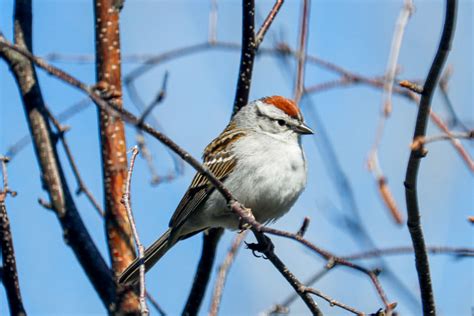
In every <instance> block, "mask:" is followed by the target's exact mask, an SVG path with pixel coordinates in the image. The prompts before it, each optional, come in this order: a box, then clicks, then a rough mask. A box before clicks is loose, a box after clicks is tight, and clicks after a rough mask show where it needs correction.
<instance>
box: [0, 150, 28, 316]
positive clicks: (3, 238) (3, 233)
mask: <svg viewBox="0 0 474 316" xmlns="http://www.w3.org/2000/svg"><path fill="white" fill-rule="evenodd" d="M8 160H9V159H8V158H7V157H4V156H0V164H1V165H2V168H1V169H2V174H3V188H2V189H1V190H0V248H1V249H2V278H1V282H2V283H3V286H4V287H5V292H6V293H7V300H8V306H9V308H10V314H11V315H19V316H21V315H26V311H25V308H24V306H23V300H22V298H21V291H20V281H19V280H18V271H17V268H16V257H15V250H14V248H13V236H12V232H11V230H10V220H9V218H8V213H7V206H6V205H5V199H6V197H7V195H8V194H11V195H15V193H14V191H11V190H10V189H9V188H8V173H7V162H8Z"/></svg>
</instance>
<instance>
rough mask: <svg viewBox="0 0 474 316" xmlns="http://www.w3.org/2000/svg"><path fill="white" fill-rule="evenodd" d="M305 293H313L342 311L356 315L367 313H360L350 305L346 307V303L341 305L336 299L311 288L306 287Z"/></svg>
mask: <svg viewBox="0 0 474 316" xmlns="http://www.w3.org/2000/svg"><path fill="white" fill-rule="evenodd" d="M304 291H305V292H307V293H311V294H314V295H316V296H319V297H320V298H322V299H324V300H325V301H327V302H328V303H329V305H331V306H339V307H340V308H342V309H345V310H346V311H349V312H351V313H353V314H356V315H365V313H363V312H360V311H358V310H357V309H355V308H353V307H351V306H349V305H346V304H344V303H341V302H339V301H336V300H335V299H333V298H331V297H329V296H328V295H326V294H324V293H323V292H321V291H319V290H316V289H314V288H311V287H306V288H305V289H304Z"/></svg>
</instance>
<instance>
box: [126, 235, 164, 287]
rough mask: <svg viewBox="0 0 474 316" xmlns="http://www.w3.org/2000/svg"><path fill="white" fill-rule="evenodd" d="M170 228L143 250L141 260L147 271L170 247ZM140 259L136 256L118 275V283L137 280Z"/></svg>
mask: <svg viewBox="0 0 474 316" xmlns="http://www.w3.org/2000/svg"><path fill="white" fill-rule="evenodd" d="M170 232H171V229H168V230H167V231H166V232H165V233H164V234H163V235H161V237H160V238H159V239H158V240H157V241H155V242H154V243H153V244H152V245H151V246H150V247H149V248H147V249H146V250H145V255H144V257H143V262H144V264H145V271H148V270H150V269H151V267H153V266H154V265H155V263H157V262H158V260H160V259H161V257H163V255H164V254H165V253H166V252H167V251H168V250H169V249H170V248H171V246H172V245H170V243H169V236H170ZM140 263H141V261H140V260H139V259H138V258H136V259H135V260H134V261H133V262H132V263H131V264H130V265H129V266H128V267H127V268H126V269H125V271H123V272H122V274H121V275H120V277H119V283H120V284H127V283H132V284H133V283H135V282H136V281H138V277H139V272H140Z"/></svg>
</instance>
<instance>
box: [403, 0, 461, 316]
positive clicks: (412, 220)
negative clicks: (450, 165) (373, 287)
mask: <svg viewBox="0 0 474 316" xmlns="http://www.w3.org/2000/svg"><path fill="white" fill-rule="evenodd" d="M455 21H456V0H447V1H446V15H445V21H444V26H443V34H442V35H441V40H440V44H439V47H438V51H437V52H436V56H435V59H434V61H433V63H432V65H431V68H430V71H429V73H428V76H427V78H426V81H425V84H424V86H423V94H422V97H421V101H420V106H419V109H418V115H417V118H416V126H415V133H414V135H413V141H415V140H416V139H418V138H419V137H424V136H425V134H426V127H427V122H428V115H429V114H430V107H431V99H432V97H433V93H434V89H435V88H436V85H437V82H438V79H439V77H440V74H441V71H442V68H443V65H444V62H445V60H446V58H447V56H448V53H449V50H450V49H451V41H452V38H453V34H454V28H455ZM424 155H425V153H424V148H420V149H417V150H412V151H411V153H410V158H409V161H408V166H407V171H406V176H405V196H406V203H407V213H408V223H407V225H408V229H409V231H410V236H411V239H412V242H413V248H414V249H415V264H416V270H417V273H418V282H419V286H420V292H421V301H422V305H423V313H424V315H435V314H436V307H435V301H434V297H433V289H432V285H431V275H430V267H429V261H428V254H427V252H426V246H425V240H424V237H423V231H422V227H421V223H420V210H419V205H418V192H417V177H418V169H419V167H420V160H421V158H422V157H423V156H424Z"/></svg>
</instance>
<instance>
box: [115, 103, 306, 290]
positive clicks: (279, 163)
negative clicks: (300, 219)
mask: <svg viewBox="0 0 474 316" xmlns="http://www.w3.org/2000/svg"><path fill="white" fill-rule="evenodd" d="M312 133H313V131H312V130H311V129H310V128H309V127H308V126H306V125H305V124H304V122H303V117H302V116H301V112H300V110H299V109H298V106H297V105H296V104H295V103H294V102H293V101H291V100H289V99H286V98H284V97H281V96H272V97H266V98H262V99H259V100H256V101H254V102H251V103H249V104H248V105H246V106H244V107H242V109H241V110H240V111H239V112H238V113H237V114H236V115H235V116H234V117H233V118H232V120H231V121H230V123H229V125H228V126H227V127H226V129H225V130H224V131H223V132H222V133H221V134H220V135H219V137H217V138H216V139H215V140H213V141H212V142H211V143H210V144H209V145H208V146H207V147H206V149H205V150H204V155H203V159H204V165H205V166H207V167H208V168H209V169H210V170H211V171H212V173H213V174H214V175H215V176H216V177H217V178H219V179H220V180H221V181H223V183H224V185H225V186H226V187H227V188H228V189H229V190H230V192H232V193H233V195H234V196H235V198H236V199H237V200H238V201H239V202H240V203H242V204H243V205H245V206H246V207H248V208H250V209H251V210H252V213H253V215H254V216H255V219H256V220H257V221H259V222H261V223H267V222H270V221H274V220H276V219H278V218H279V217H280V216H282V215H284V214H285V213H286V212H287V211H288V210H289V209H290V207H291V206H292V205H293V204H294V203H295V201H296V199H297V198H298V196H299V195H300V193H301V192H302V191H303V189H304V187H305V185H306V163H305V157H304V153H303V150H302V148H301V142H300V135H302V134H312ZM169 227H170V228H169V229H168V230H167V231H166V232H165V233H164V234H163V235H162V236H161V237H160V238H159V239H158V240H157V241H155V242H154V243H153V244H152V245H151V246H150V247H149V248H148V249H146V251H145V258H144V262H145V268H146V270H148V269H150V268H151V267H152V266H153V265H154V264H155V263H156V262H157V261H158V260H159V259H160V258H161V257H162V256H163V255H164V254H165V253H166V252H167V251H168V250H169V249H170V248H171V247H172V246H173V245H175V244H176V242H178V241H179V240H182V239H185V238H187V237H190V236H192V235H194V234H196V233H198V232H201V231H203V230H206V229H208V228H211V227H225V228H228V229H232V230H236V229H238V228H239V218H238V216H236V215H235V214H234V213H232V212H231V211H230V210H229V208H228V206H227V203H226V201H225V199H224V198H223V197H222V195H221V194H220V193H219V192H218V191H217V190H215V189H214V187H213V186H212V185H211V184H210V183H209V181H208V180H207V179H206V177H205V176H203V175H201V174H200V173H197V174H196V175H195V176H194V179H193V181H192V183H191V185H190V187H189V189H188V190H187V191H186V193H185V194H184V197H183V198H182V200H181V202H180V203H179V205H178V207H177V208H176V211H175V212H174V215H173V217H172V218H171V221H170V223H169ZM138 271H139V261H138V260H135V261H134V262H132V264H130V266H129V267H128V268H127V269H126V270H125V271H124V272H123V273H122V275H121V276H120V278H119V282H120V283H122V284H123V283H133V282H134V281H136V280H137V278H138V275H139V273H138Z"/></svg>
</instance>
